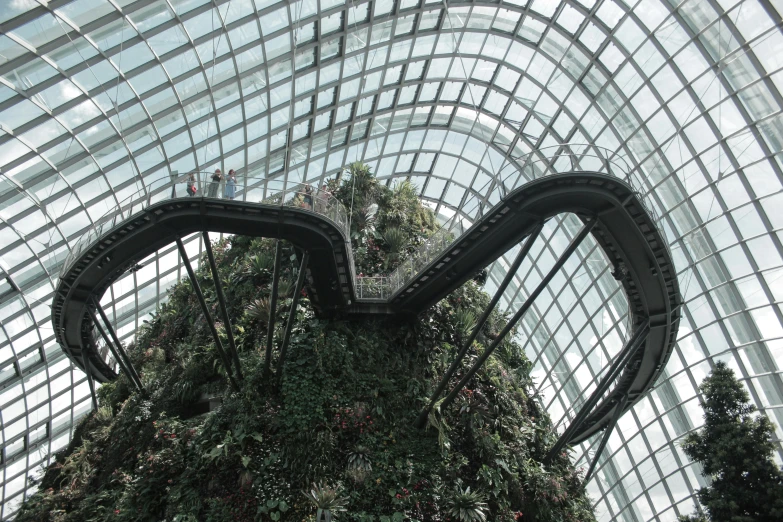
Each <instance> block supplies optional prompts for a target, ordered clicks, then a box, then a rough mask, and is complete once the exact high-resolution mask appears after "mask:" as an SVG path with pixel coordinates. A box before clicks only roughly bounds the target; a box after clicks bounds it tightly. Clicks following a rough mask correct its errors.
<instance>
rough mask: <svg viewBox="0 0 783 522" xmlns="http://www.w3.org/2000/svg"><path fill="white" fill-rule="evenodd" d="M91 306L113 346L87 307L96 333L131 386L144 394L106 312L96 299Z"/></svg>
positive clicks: (136, 374) (93, 313) (139, 380)
mask: <svg viewBox="0 0 783 522" xmlns="http://www.w3.org/2000/svg"><path fill="white" fill-rule="evenodd" d="M93 304H94V306H95V309H96V310H98V313H99V314H100V316H101V319H102V320H103V324H104V325H106V330H108V331H109V334H110V335H111V339H112V340H113V341H114V344H112V342H111V341H110V340H109V336H108V335H106V331H105V330H104V329H103V328H102V327H101V323H99V322H98V318H97V317H95V312H93V311H92V310H90V307H89V306H88V307H87V312H89V314H90V318H91V319H92V322H93V324H94V325H95V327H96V328H98V332H100V334H101V337H103V340H104V341H105V342H106V346H108V347H109V350H111V354H112V355H113V356H114V358H115V359H116V360H117V362H118V363H119V365H120V367H122V370H123V371H124V372H125V373H126V374H127V375H128V378H130V380H131V381H133V384H134V385H135V386H136V388H137V389H138V390H139V391H140V392H142V393H144V387H143V386H142V384H141V378H140V377H139V374H138V373H137V372H136V368H134V367H133V363H132V362H131V360H130V357H128V354H127V353H125V350H124V349H123V347H122V344H120V339H119V338H118V337H117V334H116V333H115V332H114V328H112V326H111V323H110V322H109V318H108V317H106V312H104V311H103V308H101V305H100V303H99V302H98V300H97V299H93ZM115 347H116V348H115Z"/></svg>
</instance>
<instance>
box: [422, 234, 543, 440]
mask: <svg viewBox="0 0 783 522" xmlns="http://www.w3.org/2000/svg"><path fill="white" fill-rule="evenodd" d="M542 228H543V224H538V225H536V227H535V228H534V229H533V231H532V232H531V233H530V235H529V236H528V238H527V240H526V241H525V244H524V245H522V248H521V249H520V250H519V254H517V257H516V258H515V259H514V262H513V263H511V266H510V267H509V268H508V271H507V272H506V277H505V278H503V282H502V283H500V286H499V287H498V289H497V291H496V292H495V295H494V296H493V297H492V300H491V301H490V302H489V305H487V308H486V309H485V310H484V313H483V314H482V315H481V317H480V318H479V320H478V321H477V322H476V326H474V327H473V331H471V333H470V337H468V339H467V341H465V343H464V344H463V345H462V348H461V349H460V351H459V353H458V354H457V357H456V358H455V359H454V361H452V363H451V366H449V369H448V370H446V374H445V375H444V376H443V378H442V379H441V380H440V382H439V383H438V386H437V387H436V388H435V391H434V392H432V398H431V399H430V402H429V404H428V405H427V407H426V408H424V409H423V410H422V411H421V413H420V414H419V416H418V418H417V419H416V423H415V424H414V426H416V427H417V428H420V429H421V428H423V427H424V426H425V424H426V423H427V416H428V415H429V414H430V411H431V410H432V408H433V407H434V406H435V403H436V402H437V400H438V398H439V397H440V394H441V393H443V390H444V389H445V388H446V385H448V383H449V381H450V380H451V378H452V377H453V376H454V372H456V371H457V368H459V366H460V364H461V363H462V360H463V359H464V358H465V354H467V353H468V349H469V348H470V347H471V345H472V344H473V341H475V340H476V337H477V336H478V333H479V332H480V331H481V329H482V328H484V324H485V323H486V322H487V319H489V315H490V314H491V313H492V310H494V309H495V306H496V305H497V304H498V301H500V298H501V297H502V296H503V293H504V292H505V291H506V288H507V287H508V285H509V284H510V283H511V281H512V280H513V279H514V276H515V275H516V273H517V270H518V269H519V266H520V265H521V264H522V261H524V260H525V258H526V257H527V255H528V253H529V252H530V248H531V247H532V246H533V243H534V242H535V240H536V238H538V234H540V233H541V229H542Z"/></svg>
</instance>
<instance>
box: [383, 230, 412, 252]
mask: <svg viewBox="0 0 783 522" xmlns="http://www.w3.org/2000/svg"><path fill="white" fill-rule="evenodd" d="M381 237H382V238H383V242H384V243H386V247H387V248H388V249H389V252H390V253H392V254H399V253H400V251H401V250H402V249H403V247H404V246H405V243H406V242H407V239H408V238H407V237H406V234H405V233H403V231H402V230H400V229H399V228H397V227H389V228H387V229H386V230H384V231H383V232H382V233H381Z"/></svg>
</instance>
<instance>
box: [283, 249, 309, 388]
mask: <svg viewBox="0 0 783 522" xmlns="http://www.w3.org/2000/svg"><path fill="white" fill-rule="evenodd" d="M309 260H310V252H307V251H305V253H304V254H303V255H302V262H301V263H300V264H299V273H298V274H297V277H296V287H295V288H294V297H293V300H292V302H291V309H290V310H289V311H288V321H287V322H286V323H285V334H283V344H282V345H281V346H280V359H278V361H277V371H276V373H277V376H278V377H282V375H283V363H284V362H285V354H286V351H287V350H288V341H289V339H290V338H291V329H292V328H293V326H294V320H295V319H296V307H297V306H298V305H299V295H300V294H301V293H302V287H303V286H304V281H305V271H306V270H307V262H308V261H309Z"/></svg>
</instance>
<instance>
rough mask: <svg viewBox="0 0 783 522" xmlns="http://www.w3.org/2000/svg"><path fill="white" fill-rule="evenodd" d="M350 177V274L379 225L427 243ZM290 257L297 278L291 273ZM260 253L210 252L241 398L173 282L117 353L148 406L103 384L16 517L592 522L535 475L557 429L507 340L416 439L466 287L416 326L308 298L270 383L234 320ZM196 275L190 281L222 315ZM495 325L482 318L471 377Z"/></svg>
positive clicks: (264, 246) (343, 191) (479, 303)
mask: <svg viewBox="0 0 783 522" xmlns="http://www.w3.org/2000/svg"><path fill="white" fill-rule="evenodd" d="M352 168H353V170H354V171H355V172H354V174H355V175H357V176H359V177H360V179H357V180H356V181H357V182H358V183H352V180H351V178H349V179H347V180H344V181H343V182H342V184H341V185H340V184H339V183H338V182H333V183H332V184H331V186H332V188H333V189H335V194H336V196H337V197H338V198H341V199H343V200H344V201H345V200H346V198H348V197H350V196H351V195H353V197H354V198H355V201H356V199H357V197H356V193H355V190H352V189H349V188H348V187H349V186H350V185H353V186H354V187H355V186H356V185H357V184H358V185H359V186H360V187H361V188H362V190H365V191H367V192H366V193H362V194H361V195H360V196H359V197H358V200H359V202H360V203H361V204H362V205H365V206H366V205H367V204H368V202H370V201H372V202H374V203H376V204H378V210H377V215H378V216H379V217H378V218H377V221H375V222H374V223H373V222H368V223H365V225H364V227H363V229H362V230H355V231H354V232H355V234H354V237H353V242H354V248H356V249H362V248H363V249H364V250H363V251H362V252H363V253H362V254H361V255H360V256H358V257H359V262H360V263H364V266H366V267H372V268H373V269H378V270H381V271H382V270H383V267H384V266H386V269H387V270H389V269H391V267H392V266H393V264H394V263H395V262H396V261H395V260H392V261H391V262H389V259H388V256H389V255H390V254H392V253H391V252H389V253H387V252H386V251H385V250H384V248H383V245H382V244H381V243H380V242H382V240H378V239H377V238H378V237H380V236H379V235H378V234H377V232H378V230H377V227H386V226H394V227H395V228H397V229H399V230H402V231H404V234H405V241H404V244H403V245H402V247H401V248H402V251H403V252H409V251H410V250H412V249H413V248H415V246H416V245H418V244H420V243H421V242H422V241H424V240H425V239H426V237H427V236H428V235H429V234H431V233H432V232H433V231H434V230H435V221H434V218H433V216H432V213H431V212H430V211H429V210H428V209H426V208H424V207H423V206H422V205H421V204H420V203H418V200H416V199H415V191H414V192H412V191H411V189H410V187H408V186H404V187H397V188H395V189H387V188H384V187H381V186H380V185H379V184H378V183H377V182H376V181H375V179H374V177H373V176H372V175H371V173H369V172H368V171H366V170H363V167H361V166H353V167H352ZM412 194H413V196H412ZM376 241H378V243H376ZM368 245H371V246H374V247H377V249H373V248H367V247H368ZM379 245H380V246H379ZM287 248H288V250H287V253H286V254H287V255H286V256H284V259H286V263H287V265H286V267H285V268H286V270H288V271H289V275H290V277H291V278H292V279H293V277H294V275H295V271H296V260H295V258H294V256H293V255H292V254H294V252H293V250H292V249H291V248H290V247H287ZM272 249H273V243H272V242H271V241H267V240H250V239H248V238H243V237H234V238H231V239H230V240H227V241H224V242H222V243H219V244H217V245H216V246H215V254H216V258H217V263H218V265H219V270H220V272H221V277H222V279H223V280H224V281H226V282H227V287H226V297H227V300H228V307H229V310H230V314H231V316H232V317H233V318H234V320H235V323H234V325H233V328H234V334H235V337H236V340H237V344H238V347H239V350H240V359H241V362H242V368H243V371H244V374H245V379H244V381H243V382H242V387H241V390H240V392H232V391H231V390H230V388H229V387H228V386H227V381H226V375H225V370H224V368H223V366H222V364H221V362H220V359H219V358H218V356H217V353H216V351H215V347H214V345H213V342H212V338H211V336H210V332H209V330H208V329H207V328H206V325H205V324H204V321H203V319H202V315H201V312H200V308H199V306H198V303H197V302H196V300H195V298H194V296H193V295H192V292H191V288H190V285H189V283H188V282H182V283H180V284H178V285H176V286H174V287H173V288H172V289H171V290H170V292H169V299H168V302H167V303H166V304H165V305H163V306H162V307H161V308H160V310H158V311H157V313H156V314H154V315H153V317H152V318H151V319H150V320H149V321H147V323H146V324H145V325H144V326H143V328H141V329H140V331H139V332H138V334H137V342H136V343H134V344H133V345H132V346H131V347H129V349H130V351H131V354H132V357H133V359H134V361H135V362H136V364H137V367H138V368H139V370H140V373H141V374H142V380H143V382H144V385H145V387H146V389H147V390H148V392H149V396H148V397H146V398H145V397H142V396H140V395H139V394H137V393H134V392H133V390H132V388H131V387H130V384H129V382H128V381H127V379H126V378H125V377H124V376H120V378H119V379H118V380H117V381H115V382H114V383H112V384H109V385H105V386H104V387H103V388H102V390H101V393H100V400H101V404H102V405H103V406H104V407H105V408H104V409H102V410H101V411H102V413H101V415H100V419H96V418H95V417H98V416H93V417H91V418H90V419H88V420H87V421H85V422H83V423H82V425H81V426H80V429H79V430H77V437H76V438H75V439H74V441H73V443H72V444H71V445H70V446H69V447H68V450H67V451H66V452H65V454H64V455H62V456H60V457H58V461H57V463H56V464H54V465H53V467H52V468H51V469H50V471H49V472H47V475H46V477H47V479H46V485H47V488H46V489H44V490H42V491H41V492H39V493H37V494H36V495H35V496H33V498H32V499H31V500H30V501H28V502H27V504H26V505H25V506H24V508H23V510H22V512H21V514H20V515H19V517H18V518H17V520H20V521H27V520H58V521H59V520H62V521H80V522H82V521H90V520H107V519H110V520H169V521H175V520H176V521H189V520H192V521H196V520H199V521H201V520H207V521H209V520H215V521H217V520H221V521H222V520H294V521H300V520H313V519H314V517H315V514H316V509H315V507H314V505H313V502H315V500H313V501H312V502H311V501H308V500H307V498H306V497H305V495H304V494H303V491H305V490H307V491H308V492H309V493H311V494H309V495H308V496H309V497H310V498H311V499H318V498H319V497H318V495H319V494H320V493H323V492H331V494H337V495H339V498H337V500H335V502H338V501H339V502H338V504H339V503H342V504H340V505H344V507H345V509H346V511H345V512H340V513H339V514H338V516H339V519H340V520H357V521H377V522H386V521H392V520H419V521H439V520H460V519H469V520H470V519H472V518H469V517H470V516H476V517H479V518H480V517H481V516H486V517H487V519H488V520H497V521H511V520H525V519H530V517H531V516H532V515H535V517H536V520H538V521H540V522H544V521H550V520H551V521H579V522H583V521H586V520H593V519H594V517H593V514H592V511H591V509H590V504H589V502H588V500H587V498H586V497H585V495H584V490H583V487H582V484H581V480H580V479H579V476H578V474H577V473H576V472H575V470H574V469H573V468H572V466H571V465H570V463H569V462H568V460H567V459H566V458H563V457H561V458H559V459H557V461H556V462H555V463H554V464H553V465H551V466H549V467H544V466H542V465H541V460H542V459H543V456H544V454H545V452H546V450H547V448H548V447H549V446H550V445H551V444H552V443H553V441H554V434H553V428H552V425H551V423H550V421H549V419H548V418H547V416H546V414H545V413H544V412H542V411H540V408H539V406H538V403H537V401H536V400H535V399H534V397H533V393H532V391H531V381H530V377H529V372H530V369H531V365H530V362H529V361H528V360H527V359H526V357H525V356H524V354H523V353H522V351H521V348H520V346H518V345H517V344H515V343H513V342H508V341H507V342H504V343H502V344H501V346H500V347H499V349H498V350H497V351H496V353H495V355H493V357H491V358H490V359H489V361H488V362H487V364H485V366H484V367H483V368H482V370H481V371H479V372H478V373H477V375H476V376H475V377H474V378H473V379H472V380H471V381H470V382H469V383H468V385H467V387H466V389H465V390H463V391H462V392H461V393H460V394H459V396H458V399H457V400H456V401H455V403H454V404H453V405H451V406H450V407H449V408H447V409H446V410H444V411H437V412H434V413H433V414H432V415H431V421H430V425H429V427H428V428H427V429H426V430H419V429H416V428H414V427H413V423H414V420H415V418H416V416H417V414H418V412H419V411H420V409H421V408H422V407H423V406H424V404H426V401H427V399H428V397H429V396H430V394H431V392H432V390H433V388H434V387H435V385H436V384H437V381H438V379H439V378H440V376H442V375H443V374H444V372H445V369H446V368H447V367H448V365H449V363H450V362H451V360H452V359H453V357H454V356H455V354H456V352H457V349H458V346H459V342H460V339H461V338H463V337H464V336H465V332H466V331H469V329H470V325H471V321H474V320H475V317H477V316H479V315H480V313H481V311H482V310H483V309H484V307H485V306H486V305H487V303H488V301H489V298H488V297H487V296H486V294H484V293H483V292H482V291H481V289H480V288H479V286H478V285H477V284H476V283H475V282H469V283H467V284H466V285H465V286H463V287H462V288H460V289H459V290H457V291H455V292H454V293H453V294H452V295H450V296H449V297H448V298H446V299H444V300H443V301H441V302H440V303H438V304H437V305H435V306H434V307H432V308H431V309H429V310H427V311H426V312H424V313H422V314H420V315H419V316H418V317H417V318H415V319H412V320H401V319H399V318H394V317H392V318H378V319H365V320H361V321H360V320H347V319H344V318H343V319H340V318H332V319H322V318H318V317H316V316H315V315H314V313H313V310H312V308H311V306H310V304H309V302H308V300H307V298H306V297H304V298H303V299H302V300H300V305H299V308H298V310H297V314H296V323H295V324H294V326H293V330H292V337H291V343H290V346H289V349H288V357H287V361H286V362H285V366H284V372H283V374H282V375H281V376H277V375H273V376H271V377H265V376H264V374H263V367H264V361H263V357H264V342H265V337H266V328H267V325H266V323H265V322H264V321H260V320H258V317H259V315H258V314H257V313H250V312H248V313H246V309H247V307H248V304H249V303H250V302H252V301H254V300H262V299H265V298H268V296H269V286H270V281H271V273H270V272H269V270H268V266H267V265H268V263H266V261H265V259H266V257H267V256H269V255H271V253H272V251H273V250H272ZM201 266H202V267H203V266H204V264H203V263H202V265H201ZM205 270H206V269H202V270H201V271H200V272H199V277H200V278H201V280H202V281H203V283H204V284H203V289H204V292H205V295H206V299H207V301H208V303H209V304H210V305H211V306H216V296H215V292H214V288H213V286H212V284H211V282H210V277H209V275H208V272H206V271H205ZM290 306H291V299H290V298H288V299H283V300H281V302H280V306H279V309H278V310H277V328H278V329H279V330H278V331H277V332H276V335H277V339H278V342H279V339H280V337H281V336H282V328H283V326H284V321H285V318H286V317H287V313H288V309H289V307H290ZM504 322H505V318H504V317H502V316H501V315H499V314H497V313H494V314H492V316H491V317H490V319H489V321H488V322H487V324H486V326H485V327H484V328H483V329H482V331H481V332H480V334H479V335H478V337H477V340H476V342H475V343H474V345H473V346H472V347H471V349H470V350H469V354H468V363H469V362H470V360H472V359H474V358H475V357H476V356H477V355H478V354H479V353H480V352H481V351H482V350H483V349H484V347H485V345H486V343H487V342H489V341H491V340H492V338H493V337H494V332H497V331H499V330H500V329H501V327H502V325H503V324H504ZM221 331H222V329H221ZM224 333H225V332H223V334H224ZM277 354H278V350H275V353H274V355H273V357H274V359H273V360H272V361H270V362H271V366H272V368H275V367H276V365H277V356H278V355H277ZM466 364H467V363H466ZM460 376H461V375H459V374H458V375H457V376H455V380H454V382H456V380H457V379H458V378H459V377H460ZM214 393H220V394H222V396H223V402H222V405H221V406H220V407H219V408H218V409H217V410H216V411H213V412H210V413H206V414H202V415H197V416H194V417H188V416H189V415H191V414H192V412H193V411H194V402H195V401H197V400H198V399H199V397H201V396H203V394H214ZM79 435H81V436H79ZM313 484H315V486H313ZM322 486H323V487H322ZM327 486H331V487H327ZM313 492H314V493H313ZM319 492H320V493H319ZM335 492H336V493H335ZM460 509H461V510H462V511H461V513H462V515H460V514H459V513H460V511H459V510H460ZM454 510H457V511H454ZM455 513H457V514H455ZM471 513H472V514H473V515H471ZM525 514H527V516H526V515H525ZM465 517H468V518H465Z"/></svg>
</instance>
